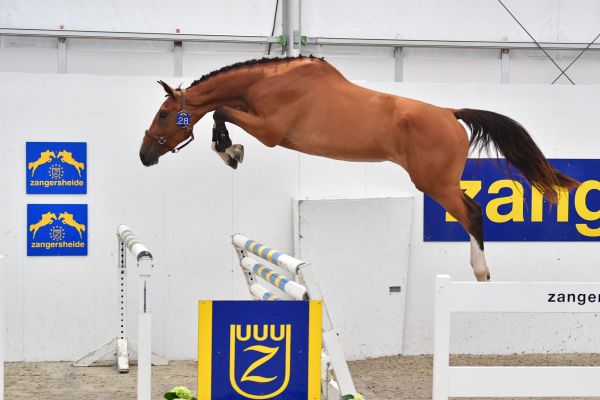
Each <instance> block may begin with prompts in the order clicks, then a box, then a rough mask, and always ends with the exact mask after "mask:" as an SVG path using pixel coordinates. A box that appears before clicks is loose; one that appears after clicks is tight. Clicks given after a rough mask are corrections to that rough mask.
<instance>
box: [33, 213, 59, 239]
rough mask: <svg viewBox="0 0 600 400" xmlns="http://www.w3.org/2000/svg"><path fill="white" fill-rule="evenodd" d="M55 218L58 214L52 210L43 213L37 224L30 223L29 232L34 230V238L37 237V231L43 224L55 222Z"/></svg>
mask: <svg viewBox="0 0 600 400" xmlns="http://www.w3.org/2000/svg"><path fill="white" fill-rule="evenodd" d="M61 215H62V214H61ZM55 219H57V218H56V214H54V213H52V212H47V213H46V214H42V219H41V220H39V221H38V222H37V223H35V224H31V225H29V232H32V231H33V238H34V239H35V234H36V233H37V231H38V229H40V228H41V227H43V226H46V225H50V224H51V223H53V222H54V220H55Z"/></svg>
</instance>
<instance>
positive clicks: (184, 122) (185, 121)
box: [177, 111, 192, 127]
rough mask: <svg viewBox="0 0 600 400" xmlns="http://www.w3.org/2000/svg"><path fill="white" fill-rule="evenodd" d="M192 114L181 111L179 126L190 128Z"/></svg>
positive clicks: (178, 116)
mask: <svg viewBox="0 0 600 400" xmlns="http://www.w3.org/2000/svg"><path fill="white" fill-rule="evenodd" d="M191 116H192V114H190V113H189V112H186V111H179V112H178V113H177V126H183V127H185V126H190V119H191Z"/></svg>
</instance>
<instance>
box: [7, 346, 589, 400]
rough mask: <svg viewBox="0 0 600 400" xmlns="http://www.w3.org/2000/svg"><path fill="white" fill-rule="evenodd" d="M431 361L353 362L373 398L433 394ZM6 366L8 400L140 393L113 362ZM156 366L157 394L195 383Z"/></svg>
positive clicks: (486, 360) (548, 359)
mask: <svg viewBox="0 0 600 400" xmlns="http://www.w3.org/2000/svg"><path fill="white" fill-rule="evenodd" d="M450 363H451V365H506V366H510V365H569V366H572V365H584V366H585V365H589V366H597V365H600V355H599V354H564V355H556V354H543V355H513V356H452V357H451V360H450ZM431 367H432V358H431V356H395V357H382V358H374V359H369V360H362V361H354V362H351V363H350V369H351V371H352V376H353V377H354V381H355V384H356V387H357V389H358V390H359V392H360V393H362V394H363V395H364V396H365V397H366V398H367V399H368V400H388V399H389V400H425V399H428V400H430V399H431V379H432V378H431ZM5 369H6V382H5V384H6V389H5V398H6V399H7V400H8V399H10V400H21V399H22V400H25V399H32V398H33V399H45V400H58V399H60V400H70V399H73V400H75V399H77V400H80V399H96V400H104V399H107V400H108V399H110V400H131V399H135V394H136V389H135V384H136V374H135V372H136V369H135V367H133V369H132V372H131V373H129V374H118V373H117V372H116V369H115V367H114V366H108V367H90V368H75V367H72V366H71V364H70V363H66V362H57V363H7V364H6V367H5ZM152 371H153V374H152V379H153V382H152V399H162V398H163V394H164V393H165V392H166V391H167V390H168V389H170V388H171V387H173V386H176V385H184V386H188V387H189V388H194V389H195V388H196V363H195V362H193V361H176V362H172V363H171V364H170V365H168V366H164V367H153V369H152ZM487 399H488V400H490V398H487ZM588 399H589V398H588ZM481 400H482V399H481ZM504 400H507V399H506V398H504ZM514 400H517V399H514ZM520 400H523V398H521V399H520ZM553 400H559V399H558V398H557V399H553ZM571 400H576V399H575V398H572V399H571ZM581 400H583V399H581Z"/></svg>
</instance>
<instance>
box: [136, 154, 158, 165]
mask: <svg viewBox="0 0 600 400" xmlns="http://www.w3.org/2000/svg"><path fill="white" fill-rule="evenodd" d="M140 160H141V161H142V164H144V165H145V166H146V167H150V166H152V165H154V164H158V157H156V156H154V157H148V156H146V155H144V153H143V152H141V151H140Z"/></svg>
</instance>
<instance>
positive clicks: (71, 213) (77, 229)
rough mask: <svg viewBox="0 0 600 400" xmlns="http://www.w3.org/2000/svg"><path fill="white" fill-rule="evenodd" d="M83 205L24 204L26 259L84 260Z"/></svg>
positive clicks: (85, 223)
mask: <svg viewBox="0 0 600 400" xmlns="http://www.w3.org/2000/svg"><path fill="white" fill-rule="evenodd" d="M87 232H88V208H87V204H27V255H28V256H86V255H87V254H88V235H87Z"/></svg>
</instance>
